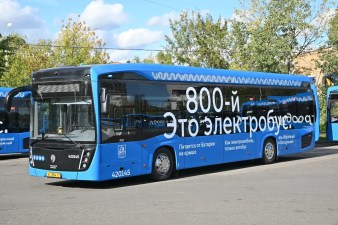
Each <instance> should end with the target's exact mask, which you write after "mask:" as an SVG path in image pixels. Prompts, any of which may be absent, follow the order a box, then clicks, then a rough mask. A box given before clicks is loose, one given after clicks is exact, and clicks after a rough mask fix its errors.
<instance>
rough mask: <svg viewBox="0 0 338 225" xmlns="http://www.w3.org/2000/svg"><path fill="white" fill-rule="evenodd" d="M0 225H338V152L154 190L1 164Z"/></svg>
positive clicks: (15, 161)
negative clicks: (48, 175)
mask: <svg viewBox="0 0 338 225" xmlns="http://www.w3.org/2000/svg"><path fill="white" fill-rule="evenodd" d="M0 171H1V173H0V224H1V225H2V224H4V225H10V224H20V225H21V224H22V225H31V224H32V225H33V224H34V225H36V224H62V225H64V224H81V225H85V224H110V225H111V224H116V225H123V224H138V225H143V224H144V225H151V224H156V225H157V224H159V225H162V224H170V225H174V224H184V225H189V224H193V225H196V224H201V225H202V224H203V225H204V224H208V225H209V224H259V225H262V224H269V225H271V224H297V225H302V224H304V225H305V224H306V225H309V224H315V225H318V224H332V225H338V145H337V146H335V145H331V146H330V145H321V146H319V147H317V148H315V149H314V150H312V151H309V152H307V153H304V154H298V155H292V156H288V157H282V158H280V159H279V162H278V163H275V164H272V165H261V164H259V163H257V162H256V161H249V162H241V163H231V164H224V165H220V166H212V167H204V168H198V169H190V170H185V171H182V172H181V173H180V175H179V176H178V178H176V179H172V180H169V181H165V182H152V181H150V180H149V179H148V177H145V176H142V177H136V178H130V179H122V180H118V181H107V182H100V183H97V182H77V181H63V180H54V179H46V178H37V177H30V176H28V169H27V158H26V157H13V156H10V157H8V156H6V157H4V156H1V157H0Z"/></svg>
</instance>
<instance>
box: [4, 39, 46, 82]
mask: <svg viewBox="0 0 338 225" xmlns="http://www.w3.org/2000/svg"><path fill="white" fill-rule="evenodd" d="M51 54H52V42H51V41H47V40H40V41H39V42H38V43H37V44H36V45H28V44H24V45H20V46H19V48H18V49H17V51H16V53H15V54H13V55H12V56H11V57H10V68H9V70H8V71H7V72H6V73H5V74H4V76H3V77H2V79H1V85H2V86H8V87H18V86H24V85H27V84H29V83H30V78H31V73H32V72H33V71H36V70H39V69H41V68H49V67H51V66H52V65H51V61H50V56H51Z"/></svg>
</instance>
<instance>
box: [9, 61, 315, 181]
mask: <svg viewBox="0 0 338 225" xmlns="http://www.w3.org/2000/svg"><path fill="white" fill-rule="evenodd" d="M20 90H31V92H32V108H31V140H30V156H29V173H30V175H32V176H40V177H50V178H63V179H74V180H93V181H102V180H109V179H118V178H124V177H130V176H137V175H142V174H150V175H151V177H152V178H153V179H154V180H165V179H168V178H170V176H171V175H172V174H173V172H174V171H175V170H182V169H186V168H193V167H201V166H207V165H214V164H222V163H227V162H235V161H242V160H251V159H261V160H262V162H264V163H273V162H274V161H275V160H276V159H277V157H278V156H281V155H287V154H293V153H298V152H305V151H307V150H310V149H312V148H314V146H315V141H316V140H318V137H319V133H318V132H319V107H318V98H317V91H316V87H315V81H314V79H313V78H309V77H306V76H299V75H285V74H272V73H258V72H243V71H232V70H221V69H208V68H196V67H185V66H165V65H151V64H115V65H113V64H112V65H89V66H78V67H62V68H51V69H45V70H40V71H37V72H34V73H33V74H32V83H31V86H30V87H24V88H23V89H18V90H14V91H13V92H11V93H10V94H9V95H8V98H7V99H6V107H7V109H9V107H10V105H11V97H12V96H13V95H15V94H16V92H18V91H20Z"/></svg>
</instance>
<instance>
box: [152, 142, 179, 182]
mask: <svg viewBox="0 0 338 225" xmlns="http://www.w3.org/2000/svg"><path fill="white" fill-rule="evenodd" d="M173 171H174V157H173V155H172V153H171V151H170V150H169V149H167V148H160V149H158V150H157V151H156V152H155V154H154V158H153V165H152V171H151V177H152V179H153V180H155V181H162V180H167V179H169V178H170V177H171V175H172V174H173Z"/></svg>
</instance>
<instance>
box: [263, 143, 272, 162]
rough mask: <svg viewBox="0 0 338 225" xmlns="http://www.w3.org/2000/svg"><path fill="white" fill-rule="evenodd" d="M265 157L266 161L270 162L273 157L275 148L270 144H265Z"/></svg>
mask: <svg viewBox="0 0 338 225" xmlns="http://www.w3.org/2000/svg"><path fill="white" fill-rule="evenodd" d="M264 152H265V156H266V158H267V159H269V160H271V159H273V157H274V156H275V148H274V145H273V144H272V143H271V142H268V143H266V145H265V148H264Z"/></svg>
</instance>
